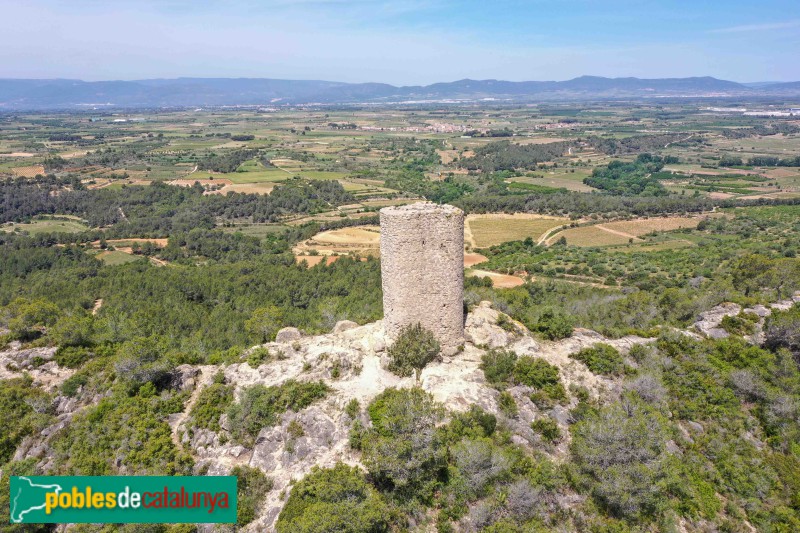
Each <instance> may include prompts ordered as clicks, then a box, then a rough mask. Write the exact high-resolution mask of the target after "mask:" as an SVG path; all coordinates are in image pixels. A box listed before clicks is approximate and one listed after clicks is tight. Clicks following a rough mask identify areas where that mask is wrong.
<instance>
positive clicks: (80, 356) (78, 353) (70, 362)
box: [53, 346, 92, 368]
mask: <svg viewBox="0 0 800 533" xmlns="http://www.w3.org/2000/svg"><path fill="white" fill-rule="evenodd" d="M91 357H92V353H91V352H90V351H89V350H87V349H86V348H84V347H83V346H59V347H58V349H57V350H56V353H55V355H54V356H53V359H54V360H55V362H56V363H58V366H62V367H65V368H79V367H80V366H81V365H83V363H85V362H86V361H88V360H89V358H91Z"/></svg>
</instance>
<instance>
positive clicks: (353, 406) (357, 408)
mask: <svg viewBox="0 0 800 533" xmlns="http://www.w3.org/2000/svg"><path fill="white" fill-rule="evenodd" d="M344 412H345V414H346V415H347V416H349V417H350V418H351V419H353V420H355V419H356V417H357V416H358V413H360V412H361V404H359V403H358V400H357V399H356V398H353V399H352V400H350V401H349V402H347V405H346V406H345V408H344Z"/></svg>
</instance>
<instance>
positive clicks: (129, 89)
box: [0, 76, 800, 111]
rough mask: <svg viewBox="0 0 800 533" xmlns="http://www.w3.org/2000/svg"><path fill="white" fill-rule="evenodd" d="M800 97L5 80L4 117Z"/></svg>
mask: <svg viewBox="0 0 800 533" xmlns="http://www.w3.org/2000/svg"><path fill="white" fill-rule="evenodd" d="M748 96H777V97H784V96H786V97H800V82H789V83H773V82H762V83H749V84H742V83H736V82H732V81H725V80H719V79H716V78H712V77H695V78H663V79H640V78H603V77H597V76H581V77H579V78H575V79H572V80H567V81H520V82H515V81H501V80H468V79H467V80H459V81H454V82H449V83H434V84H432V85H425V86H406V87H395V86H393V85H388V84H385V83H341V82H332V81H317V80H277V79H268V78H176V79H153V80H136V81H95V82H86V81H81V80H64V79H53V80H29V79H0V111H2V110H4V109H5V110H25V109H31V110H35V109H93V108H103V107H110V108H157V107H202V106H242V105H286V104H314V103H317V104H354V103H370V104H381V103H383V104H389V103H402V102H406V103H408V102H412V103H413V102H448V101H480V100H498V101H509V102H525V101H529V102H530V101H557V100H580V99H617V98H620V99H624V98H656V97H720V98H724V97H748Z"/></svg>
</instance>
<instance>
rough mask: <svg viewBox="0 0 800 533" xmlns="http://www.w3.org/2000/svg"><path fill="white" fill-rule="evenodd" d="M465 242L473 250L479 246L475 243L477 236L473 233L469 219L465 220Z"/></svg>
mask: <svg viewBox="0 0 800 533" xmlns="http://www.w3.org/2000/svg"><path fill="white" fill-rule="evenodd" d="M464 242H465V243H467V246H469V247H470V248H471V249H473V250H474V249H475V248H477V247H478V245H477V244H475V237H473V235H472V228H470V227H469V220H465V221H464Z"/></svg>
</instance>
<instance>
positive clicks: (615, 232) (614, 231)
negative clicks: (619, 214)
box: [594, 224, 642, 241]
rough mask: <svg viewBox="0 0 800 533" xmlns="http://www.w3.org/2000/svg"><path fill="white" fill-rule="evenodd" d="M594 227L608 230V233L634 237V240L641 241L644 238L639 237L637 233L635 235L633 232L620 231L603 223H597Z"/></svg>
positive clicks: (629, 237)
mask: <svg viewBox="0 0 800 533" xmlns="http://www.w3.org/2000/svg"><path fill="white" fill-rule="evenodd" d="M594 227H595V228H597V229H601V230H603V231H606V232H608V233H613V234H614V235H619V236H620V237H625V238H626V239H633V240H634V241H641V240H642V239H640V238H639V237H637V236H636V235H633V234H631V233H625V232H624V231H619V230H616V229H611V228H607V227H606V226H604V225H602V224H595V225H594Z"/></svg>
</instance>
